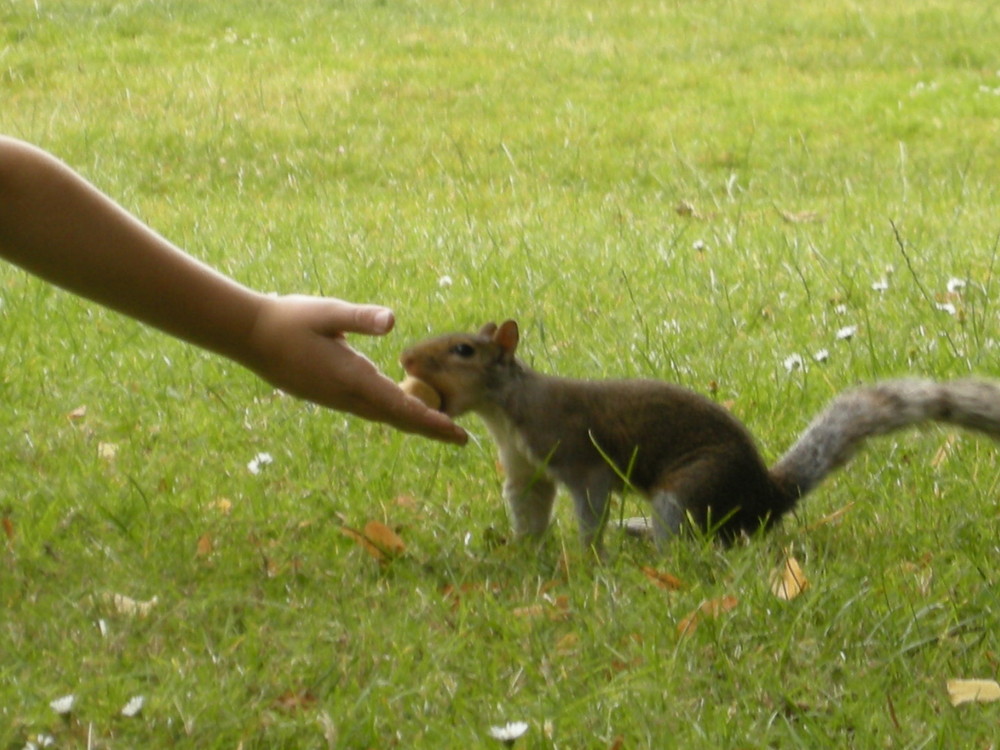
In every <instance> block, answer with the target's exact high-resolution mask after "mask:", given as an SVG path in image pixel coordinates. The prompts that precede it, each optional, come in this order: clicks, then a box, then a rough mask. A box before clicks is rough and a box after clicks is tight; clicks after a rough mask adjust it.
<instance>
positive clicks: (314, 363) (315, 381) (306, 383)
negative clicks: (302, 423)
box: [246, 295, 468, 445]
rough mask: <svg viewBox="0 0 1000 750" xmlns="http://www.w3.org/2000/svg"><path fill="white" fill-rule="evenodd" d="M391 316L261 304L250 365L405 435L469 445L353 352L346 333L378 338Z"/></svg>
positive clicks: (297, 392) (308, 301) (363, 309)
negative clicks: (411, 433) (412, 434)
mask: <svg viewBox="0 0 1000 750" xmlns="http://www.w3.org/2000/svg"><path fill="white" fill-rule="evenodd" d="M394 324H395V318H394V317H393V314H392V312H391V311H390V310H388V309H387V308H384V307H379V306H376V305H356V304H353V303H350V302H345V301H343V300H339V299H332V298H323V297H306V296H298V295H290V296H286V297H262V298H261V300H260V304H259V308H258V312H257V317H256V323H255V325H254V327H253V331H252V332H251V334H250V342H249V350H250V351H251V352H252V355H251V358H252V359H251V361H248V362H247V363H246V364H247V365H248V366H249V367H250V368H251V369H253V370H254V371H255V372H257V373H258V374H259V375H261V376H262V377H263V378H264V379H266V380H267V381H269V382H270V383H272V384H273V385H275V386H277V387H278V388H280V389H281V390H283V391H285V392H287V393H289V394H291V395H293V396H298V397H299V398H303V399H307V400H309V401H313V402H315V403H317V404H320V405H322V406H326V407H329V408H331V409H337V410H339V411H345V412H350V413H351V414H355V415H357V416H359V417H363V418H364V419H370V420H373V421H377V422H385V423H387V424H389V425H392V426H393V427H396V428H398V429H400V430H404V431H406V432H413V433H417V434H420V435H423V436H425V437H429V438H433V439H435V440H442V441H445V442H449V443H455V444H458V445H464V444H465V443H466V441H467V440H468V434H467V433H466V432H465V430H463V429H462V428H461V427H459V426H458V425H456V424H455V423H454V422H452V421H451V420H450V419H449V418H448V417H447V416H445V415H444V414H442V413H441V412H438V411H434V410H433V409H429V408H427V407H426V406H425V405H424V404H422V403H421V402H420V401H418V400H417V399H415V398H412V397H410V396H407V395H406V394H405V393H403V391H402V390H400V388H399V386H398V385H397V384H396V383H395V382H393V381H392V380H390V379H389V378H388V377H386V376H385V375H383V374H382V373H381V372H379V370H378V368H377V367H375V365H374V364H372V362H371V361H370V360H369V359H368V358H367V357H365V356H364V355H362V354H360V353H359V352H357V351H355V350H354V349H353V348H352V347H351V346H350V345H349V344H348V343H347V340H346V338H345V334H347V333H361V334H366V335H370V336H381V335H384V334H386V333H388V332H389V331H391V330H392V327H393V325H394Z"/></svg>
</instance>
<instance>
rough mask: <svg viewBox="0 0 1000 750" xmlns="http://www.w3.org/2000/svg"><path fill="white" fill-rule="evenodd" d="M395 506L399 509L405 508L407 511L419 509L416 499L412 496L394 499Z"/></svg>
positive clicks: (401, 496)
mask: <svg viewBox="0 0 1000 750" xmlns="http://www.w3.org/2000/svg"><path fill="white" fill-rule="evenodd" d="M396 505H398V506H399V507H400V508H406V509H407V510H416V509H417V508H418V507H420V504H419V503H418V502H417V499H416V498H415V497H413V496H412V495H400V496H399V497H397V498H396Z"/></svg>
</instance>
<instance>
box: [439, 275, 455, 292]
mask: <svg viewBox="0 0 1000 750" xmlns="http://www.w3.org/2000/svg"><path fill="white" fill-rule="evenodd" d="M454 283H455V282H454V281H452V280H451V276H448V275H447V274H445V275H444V276H442V277H441V278H440V279H438V286H439V287H441V288H442V289H447V288H448V287H450V286H451V285H452V284H454Z"/></svg>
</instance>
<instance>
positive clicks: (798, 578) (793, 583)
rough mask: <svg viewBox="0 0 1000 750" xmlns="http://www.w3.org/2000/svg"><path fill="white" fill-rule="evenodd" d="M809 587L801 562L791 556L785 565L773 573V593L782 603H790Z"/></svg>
mask: <svg viewBox="0 0 1000 750" xmlns="http://www.w3.org/2000/svg"><path fill="white" fill-rule="evenodd" d="M808 587H809V581H808V580H807V579H806V576H805V573H803V572H802V567H801V566H800V565H799V561H798V560H796V559H795V558H794V557H792V556H791V555H789V556H788V557H787V558H786V559H785V564H784V565H782V566H781V567H779V568H776V569H774V570H772V571H771V593H772V594H774V595H775V596H776V597H778V598H779V599H781V600H782V601H786V602H790V601H792V599H795V598H796V597H798V596H799V595H800V594H801V593H802V592H803V591H805V590H806V589H807V588H808Z"/></svg>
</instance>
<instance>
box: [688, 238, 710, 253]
mask: <svg viewBox="0 0 1000 750" xmlns="http://www.w3.org/2000/svg"><path fill="white" fill-rule="evenodd" d="M707 247H708V246H707V245H706V244H705V240H695V241H694V243H693V244H692V245H691V249H693V250H697V251H698V252H699V253H700V252H703V251H704V250H705V249H706V248H707Z"/></svg>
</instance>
